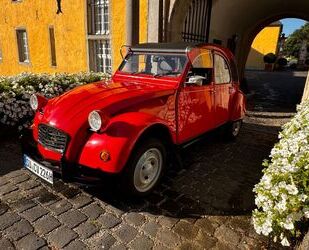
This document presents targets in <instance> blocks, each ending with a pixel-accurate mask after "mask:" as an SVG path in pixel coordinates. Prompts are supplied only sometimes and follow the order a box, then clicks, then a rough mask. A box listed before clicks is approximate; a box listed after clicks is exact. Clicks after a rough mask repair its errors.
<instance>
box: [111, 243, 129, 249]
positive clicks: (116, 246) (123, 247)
mask: <svg viewBox="0 0 309 250" xmlns="http://www.w3.org/2000/svg"><path fill="white" fill-rule="evenodd" d="M127 249H128V248H127V247H126V246H125V245H124V244H122V243H118V244H116V245H113V246H112V247H111V248H110V250H127Z"/></svg>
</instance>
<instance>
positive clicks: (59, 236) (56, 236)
mask: <svg viewBox="0 0 309 250" xmlns="http://www.w3.org/2000/svg"><path fill="white" fill-rule="evenodd" d="M77 237H78V235H77V233H75V232H74V231H73V230H72V229H70V228H68V227H66V226H63V227H60V228H58V229H56V230H55V231H53V232H51V233H50V234H49V236H48V241H49V242H50V243H51V246H55V247H58V248H63V247H64V246H66V245H68V244H69V243H70V242H71V241H73V240H74V239H76V238H77Z"/></svg>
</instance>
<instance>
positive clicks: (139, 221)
mask: <svg viewBox="0 0 309 250" xmlns="http://www.w3.org/2000/svg"><path fill="white" fill-rule="evenodd" d="M124 218H125V220H126V221H127V222H129V223H130V224H133V225H134V226H141V225H143V224H144V223H145V221H146V220H145V217H144V216H143V215H141V214H139V213H135V212H131V213H127V214H126V215H124Z"/></svg>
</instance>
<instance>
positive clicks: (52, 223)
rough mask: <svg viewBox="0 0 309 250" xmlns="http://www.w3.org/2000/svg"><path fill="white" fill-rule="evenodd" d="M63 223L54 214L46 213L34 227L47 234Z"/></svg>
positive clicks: (41, 233) (40, 232) (42, 233)
mask: <svg viewBox="0 0 309 250" xmlns="http://www.w3.org/2000/svg"><path fill="white" fill-rule="evenodd" d="M60 225H61V224H60V222H59V221H58V220H57V219H56V218H55V217H53V216H51V215H46V216H44V217H43V218H41V219H39V220H38V221H36V223H35V225H34V227H35V230H36V231H37V232H38V233H39V234H40V235H44V234H47V233H49V232H51V231H53V230H54V229H56V228H57V227H59V226H60Z"/></svg>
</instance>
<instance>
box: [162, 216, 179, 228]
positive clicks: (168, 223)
mask: <svg viewBox="0 0 309 250" xmlns="http://www.w3.org/2000/svg"><path fill="white" fill-rule="evenodd" d="M178 221H179V219H176V218H172V217H166V216H160V217H159V218H158V222H159V223H160V224H161V225H162V226H164V227H168V228H172V227H173V226H174V225H175V224H176V223H177V222H178Z"/></svg>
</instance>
